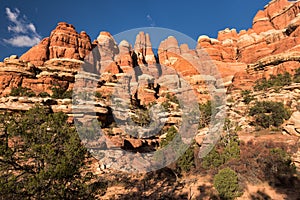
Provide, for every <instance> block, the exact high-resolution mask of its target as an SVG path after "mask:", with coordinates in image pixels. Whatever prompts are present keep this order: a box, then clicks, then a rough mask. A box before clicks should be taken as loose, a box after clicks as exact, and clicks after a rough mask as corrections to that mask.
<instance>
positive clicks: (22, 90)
mask: <svg viewBox="0 0 300 200" xmlns="http://www.w3.org/2000/svg"><path fill="white" fill-rule="evenodd" d="M10 95H11V96H26V97H35V96H36V95H35V93H34V92H33V91H32V90H31V89H30V88H26V87H21V86H19V87H16V88H15V87H14V88H12V89H11V92H10Z"/></svg>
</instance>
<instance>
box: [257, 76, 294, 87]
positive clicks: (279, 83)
mask: <svg viewBox="0 0 300 200" xmlns="http://www.w3.org/2000/svg"><path fill="white" fill-rule="evenodd" d="M291 83H292V76H291V74H289V73H288V72H285V73H284V74H278V75H276V76H275V75H271V76H270V78H269V79H268V80H267V79H266V78H262V79H260V80H258V81H256V84H255V86H254V90H255V91H260V90H266V89H268V88H271V87H283V86H287V85H290V84H291Z"/></svg>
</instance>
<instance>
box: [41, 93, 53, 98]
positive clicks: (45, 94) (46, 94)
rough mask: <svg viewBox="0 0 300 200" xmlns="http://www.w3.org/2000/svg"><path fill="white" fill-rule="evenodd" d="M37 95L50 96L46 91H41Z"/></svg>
mask: <svg viewBox="0 0 300 200" xmlns="http://www.w3.org/2000/svg"><path fill="white" fill-rule="evenodd" d="M38 96H39V97H42V98H45V97H50V94H48V93H47V92H41V93H39V95H38Z"/></svg>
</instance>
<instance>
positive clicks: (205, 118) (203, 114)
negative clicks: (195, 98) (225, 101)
mask: <svg viewBox="0 0 300 200" xmlns="http://www.w3.org/2000/svg"><path fill="white" fill-rule="evenodd" d="M213 106H214V104H213V103H212V102H211V101H207V102H206V103H203V104H199V110H200V122H199V128H204V127H206V126H208V125H209V123H210V121H211V118H212V117H213V116H212V115H213V113H214V111H213Z"/></svg>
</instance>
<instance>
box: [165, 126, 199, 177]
mask: <svg viewBox="0 0 300 200" xmlns="http://www.w3.org/2000/svg"><path fill="white" fill-rule="evenodd" d="M178 136H179V135H178V132H177V130H176V128H175V127H174V126H171V127H170V128H169V129H168V131H167V135H166V138H164V139H163V140H162V141H161V142H160V145H159V146H160V148H163V147H166V146H167V145H168V144H169V143H170V142H171V141H172V143H173V144H174V147H175V146H176V149H174V153H176V154H182V153H183V154H182V155H180V157H179V158H178V160H177V162H176V165H177V167H178V169H179V171H190V170H191V168H192V167H193V166H195V159H194V148H193V146H194V145H193V144H192V145H191V146H190V147H189V148H188V149H187V150H186V151H185V152H182V148H185V147H184V146H181V144H180V143H182V141H181V137H180V136H179V137H178ZM181 147H182V148H181Z"/></svg>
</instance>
